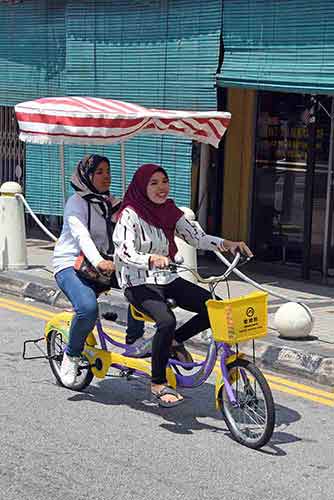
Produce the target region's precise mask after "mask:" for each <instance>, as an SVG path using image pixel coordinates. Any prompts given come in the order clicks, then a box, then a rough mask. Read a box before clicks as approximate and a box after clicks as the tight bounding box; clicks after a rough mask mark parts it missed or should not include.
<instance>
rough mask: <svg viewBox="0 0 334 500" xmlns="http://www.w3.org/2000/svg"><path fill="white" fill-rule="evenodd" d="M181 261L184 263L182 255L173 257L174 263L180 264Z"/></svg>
mask: <svg viewBox="0 0 334 500" xmlns="http://www.w3.org/2000/svg"><path fill="white" fill-rule="evenodd" d="M183 263H184V258H183V257H182V255H176V256H175V258H174V264H176V265H178V266H180V265H181V264H183Z"/></svg>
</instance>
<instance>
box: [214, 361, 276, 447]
mask: <svg viewBox="0 0 334 500" xmlns="http://www.w3.org/2000/svg"><path fill="white" fill-rule="evenodd" d="M228 373H229V380H230V384H231V386H232V389H233V392H234V395H235V398H236V404H235V405H233V404H232V402H231V401H230V399H229V397H228V394H227V391H226V387H225V386H224V387H223V389H222V391H221V393H220V396H219V403H220V408H221V412H222V415H223V417H224V420H225V422H226V425H227V427H228V429H229V431H230V432H231V434H232V436H233V437H234V439H235V440H236V441H238V442H239V443H241V444H243V445H245V446H247V447H249V448H255V449H258V448H261V447H262V446H264V445H265V444H266V443H267V442H268V441H269V440H270V438H271V436H272V434H273V431H274V426H275V406H274V401H273V397H272V394H271V390H270V387H269V385H268V383H267V381H266V379H265V378H264V376H263V374H262V372H261V371H260V370H259V369H258V368H257V367H256V366H255V365H254V364H253V363H251V362H250V361H247V360H245V359H237V360H236V361H234V362H233V363H231V365H229V366H228Z"/></svg>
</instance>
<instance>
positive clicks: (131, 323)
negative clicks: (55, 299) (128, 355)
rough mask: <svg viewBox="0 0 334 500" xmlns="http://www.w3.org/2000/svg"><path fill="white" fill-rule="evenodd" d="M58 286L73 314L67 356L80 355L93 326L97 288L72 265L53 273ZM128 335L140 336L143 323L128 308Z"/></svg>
mask: <svg viewBox="0 0 334 500" xmlns="http://www.w3.org/2000/svg"><path fill="white" fill-rule="evenodd" d="M55 279H56V281H57V284H58V286H59V288H60V289H61V290H62V291H63V292H64V294H65V295H66V297H67V298H68V300H69V301H70V302H71V304H72V306H73V308H74V311H75V315H74V317H73V320H72V322H71V327H70V331H69V341H68V344H67V347H66V352H67V354H68V355H69V356H80V354H81V353H82V351H83V348H84V345H85V340H86V338H87V336H88V334H89V332H91V331H92V330H93V328H94V326H95V323H96V319H97V315H98V304H97V294H98V293H99V290H98V288H97V287H94V285H92V284H91V283H89V282H88V281H86V280H85V279H83V278H80V277H79V276H78V275H77V273H76V272H75V270H74V268H73V267H68V268H66V269H63V270H62V271H59V273H57V274H56V275H55ZM127 332H128V335H130V336H133V337H141V336H142V335H143V332H144V323H143V322H142V321H137V320H135V319H134V318H133V317H132V316H131V314H130V308H129V309H128V330H127Z"/></svg>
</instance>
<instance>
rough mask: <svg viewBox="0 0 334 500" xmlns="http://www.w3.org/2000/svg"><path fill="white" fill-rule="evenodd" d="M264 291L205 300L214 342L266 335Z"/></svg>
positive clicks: (232, 341) (266, 313)
mask: <svg viewBox="0 0 334 500" xmlns="http://www.w3.org/2000/svg"><path fill="white" fill-rule="evenodd" d="M267 302H268V294H267V293H265V292H253V293H250V294H248V295H244V296H242V297H238V298H235V299H228V300H208V301H207V302H206V305H207V308H208V314H209V319H210V324H211V330H212V334H213V338H214V339H215V341H216V342H225V343H226V344H238V343H239V342H246V340H250V339H257V338H259V337H264V336H265V335H267V326H268V309H267Z"/></svg>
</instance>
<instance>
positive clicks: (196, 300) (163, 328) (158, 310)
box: [124, 278, 211, 384]
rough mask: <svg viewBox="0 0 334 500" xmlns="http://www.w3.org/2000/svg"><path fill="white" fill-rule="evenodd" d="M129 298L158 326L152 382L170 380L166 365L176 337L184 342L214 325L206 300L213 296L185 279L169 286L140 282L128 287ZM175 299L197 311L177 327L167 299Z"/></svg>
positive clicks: (153, 346) (182, 306)
mask: <svg viewBox="0 0 334 500" xmlns="http://www.w3.org/2000/svg"><path fill="white" fill-rule="evenodd" d="M124 293H125V296H126V298H127V299H128V301H129V302H130V303H131V304H133V305H134V306H135V307H136V308H138V309H139V310H141V311H143V312H144V313H146V314H148V315H149V316H151V317H152V318H153V319H154V321H155V322H156V325H157V331H156V333H155V335H154V338H153V344H152V382H153V383H155V384H164V383H166V365H167V362H168V357H169V351H170V346H171V344H172V341H173V339H174V338H175V339H176V340H177V342H184V341H185V340H188V339H190V337H193V336H194V335H197V334H198V333H200V332H201V331H203V330H206V329H207V328H209V326H210V322H209V317H208V312H207V309H206V305H205V302H206V301H207V300H208V299H210V298H211V295H210V293H209V292H208V291H207V290H205V289H204V288H201V287H199V286H198V285H194V284H193V283H190V282H189V281H186V280H184V279H182V278H177V279H175V280H174V281H172V282H171V283H169V284H168V285H139V286H134V287H129V288H127V289H126V290H125V292H124ZM168 298H171V299H174V300H175V302H176V304H177V305H178V306H179V307H181V308H182V309H185V310H186V311H191V312H195V313H197V314H196V315H195V316H193V317H192V318H190V320H189V321H187V322H186V323H185V324H184V325H182V326H181V327H180V328H178V329H177V330H175V328H176V319H175V315H174V313H173V311H172V310H171V309H170V308H169V307H168V305H167V304H166V299H168Z"/></svg>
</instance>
